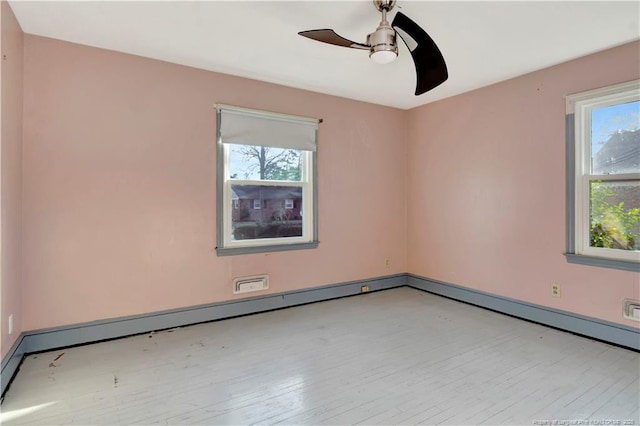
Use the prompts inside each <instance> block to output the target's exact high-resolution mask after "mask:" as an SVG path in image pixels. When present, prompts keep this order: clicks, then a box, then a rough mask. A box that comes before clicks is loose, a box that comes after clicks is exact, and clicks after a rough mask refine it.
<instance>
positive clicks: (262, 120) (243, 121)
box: [216, 104, 320, 151]
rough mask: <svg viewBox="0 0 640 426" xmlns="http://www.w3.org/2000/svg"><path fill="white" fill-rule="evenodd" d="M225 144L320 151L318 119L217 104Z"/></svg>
mask: <svg viewBox="0 0 640 426" xmlns="http://www.w3.org/2000/svg"><path fill="white" fill-rule="evenodd" d="M216 108H217V109H218V111H219V112H220V114H221V117H222V120H221V125H220V129H219V130H220V136H221V139H222V143H226V144H239V145H256V146H269V147H274V148H290V149H298V150H304V151H315V150H316V132H317V130H318V123H320V120H319V119H317V118H308V117H300V116H295V115H287V114H278V113H272V112H265V111H257V110H252V109H248V108H241V107H236V106H230V105H222V104H218V105H216Z"/></svg>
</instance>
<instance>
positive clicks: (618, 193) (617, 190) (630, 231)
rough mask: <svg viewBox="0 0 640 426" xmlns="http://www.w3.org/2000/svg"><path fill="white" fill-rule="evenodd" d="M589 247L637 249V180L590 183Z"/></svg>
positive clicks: (639, 229)
mask: <svg viewBox="0 0 640 426" xmlns="http://www.w3.org/2000/svg"><path fill="white" fill-rule="evenodd" d="M589 240H590V246H591V247H603V248H611V249H621V250H638V249H640V181H617V182H601V181H591V182H590V238H589Z"/></svg>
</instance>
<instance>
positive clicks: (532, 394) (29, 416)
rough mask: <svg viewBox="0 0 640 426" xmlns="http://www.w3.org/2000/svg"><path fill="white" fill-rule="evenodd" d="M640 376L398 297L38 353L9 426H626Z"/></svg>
mask: <svg viewBox="0 0 640 426" xmlns="http://www.w3.org/2000/svg"><path fill="white" fill-rule="evenodd" d="M639 375H640V354H638V353H636V352H633V351H630V350H626V349H622V348H619V347H615V346H611V345H608V344H605V343H601V342H596V341H592V340H589V339H586V338H582V337H578V336H574V335H572V334H568V333H564V332H561V331H557V330H553V329H550V328H546V327H543V326H539V325H536V324H531V323H528V322H524V321H520V320H517V319H514V318H510V317H506V316H503V315H500V314H497V313H494V312H490V311H486V310H483V309H479V308H475V307H472V306H469V305H465V304H462V303H458V302H455V301H451V300H448V299H444V298H441V297H438V296H434V295H431V294H428V293H424V292H421V291H418V290H414V289H410V288H398V289H394V290H388V291H383V292H377V293H370V294H367V295H362V296H357V297H350V298H344V299H339V300H333V301H328V302H323V303H316V304H312V305H306V306H300V307H296V308H291V309H285V310H281V311H274V312H268V313H263V314H258V315H252V316H247V317H242V318H235V319H230V320H226V321H219V322H215V323H209V324H201V325H196V326H191V327H185V328H180V329H175V330H171V331H164V332H159V333H152V334H148V335H141V336H135V337H130V338H126V339H121V340H116V341H111V342H105V343H99V344H95V345H88V346H83V347H77V348H71V349H63V350H57V351H52V352H48V353H41V354H37V355H31V356H29V357H28V358H27V359H26V360H25V361H24V363H23V365H22V367H21V369H20V372H19V373H18V375H17V377H16V379H15V381H14V382H13V384H12V385H11V388H10V389H9V391H8V392H7V394H6V396H5V400H4V403H3V404H2V407H1V408H2V422H3V424H65V425H66V424H241V425H245V424H254V423H258V424H440V423H443V424H526V425H533V424H552V423H550V422H549V423H545V421H550V420H564V421H567V422H566V423H556V424H579V423H575V422H576V421H583V420H586V421H588V422H586V423H580V424H627V425H629V424H638V423H640V419H639V411H638V410H639V405H640V403H639V399H640V389H639V387H640V385H639ZM568 421H574V423H569V422H568ZM595 421H603V422H602V423H597V422H595ZM604 421H610V422H609V423H605V422H604Z"/></svg>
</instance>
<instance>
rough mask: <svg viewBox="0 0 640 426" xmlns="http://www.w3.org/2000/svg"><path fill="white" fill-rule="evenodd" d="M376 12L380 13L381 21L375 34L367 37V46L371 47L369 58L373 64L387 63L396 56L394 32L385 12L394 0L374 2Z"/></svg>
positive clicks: (377, 0) (376, 0)
mask: <svg viewBox="0 0 640 426" xmlns="http://www.w3.org/2000/svg"><path fill="white" fill-rule="evenodd" d="M373 3H374V4H375V5H376V7H377V8H378V10H379V11H380V12H382V21H381V22H380V25H379V26H378V28H376V30H375V32H372V33H371V34H369V35H368V36H367V44H368V45H369V46H371V49H370V50H369V57H370V58H371V59H373V60H374V61H375V62H379V63H388V62H391V61H393V60H394V59H395V58H396V57H397V56H398V44H397V43H396V31H395V30H394V29H393V28H391V25H389V22H388V21H387V12H389V11H390V10H391V9H392V8H393V6H394V5H395V0H392V1H381V0H374V1H373Z"/></svg>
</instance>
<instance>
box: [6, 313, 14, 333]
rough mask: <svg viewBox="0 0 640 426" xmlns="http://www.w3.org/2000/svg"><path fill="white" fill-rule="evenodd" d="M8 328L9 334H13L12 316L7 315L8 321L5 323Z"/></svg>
mask: <svg viewBox="0 0 640 426" xmlns="http://www.w3.org/2000/svg"><path fill="white" fill-rule="evenodd" d="M7 323H8V324H7V326H8V328H9V334H11V333H13V314H11V315H9V321H7Z"/></svg>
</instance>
